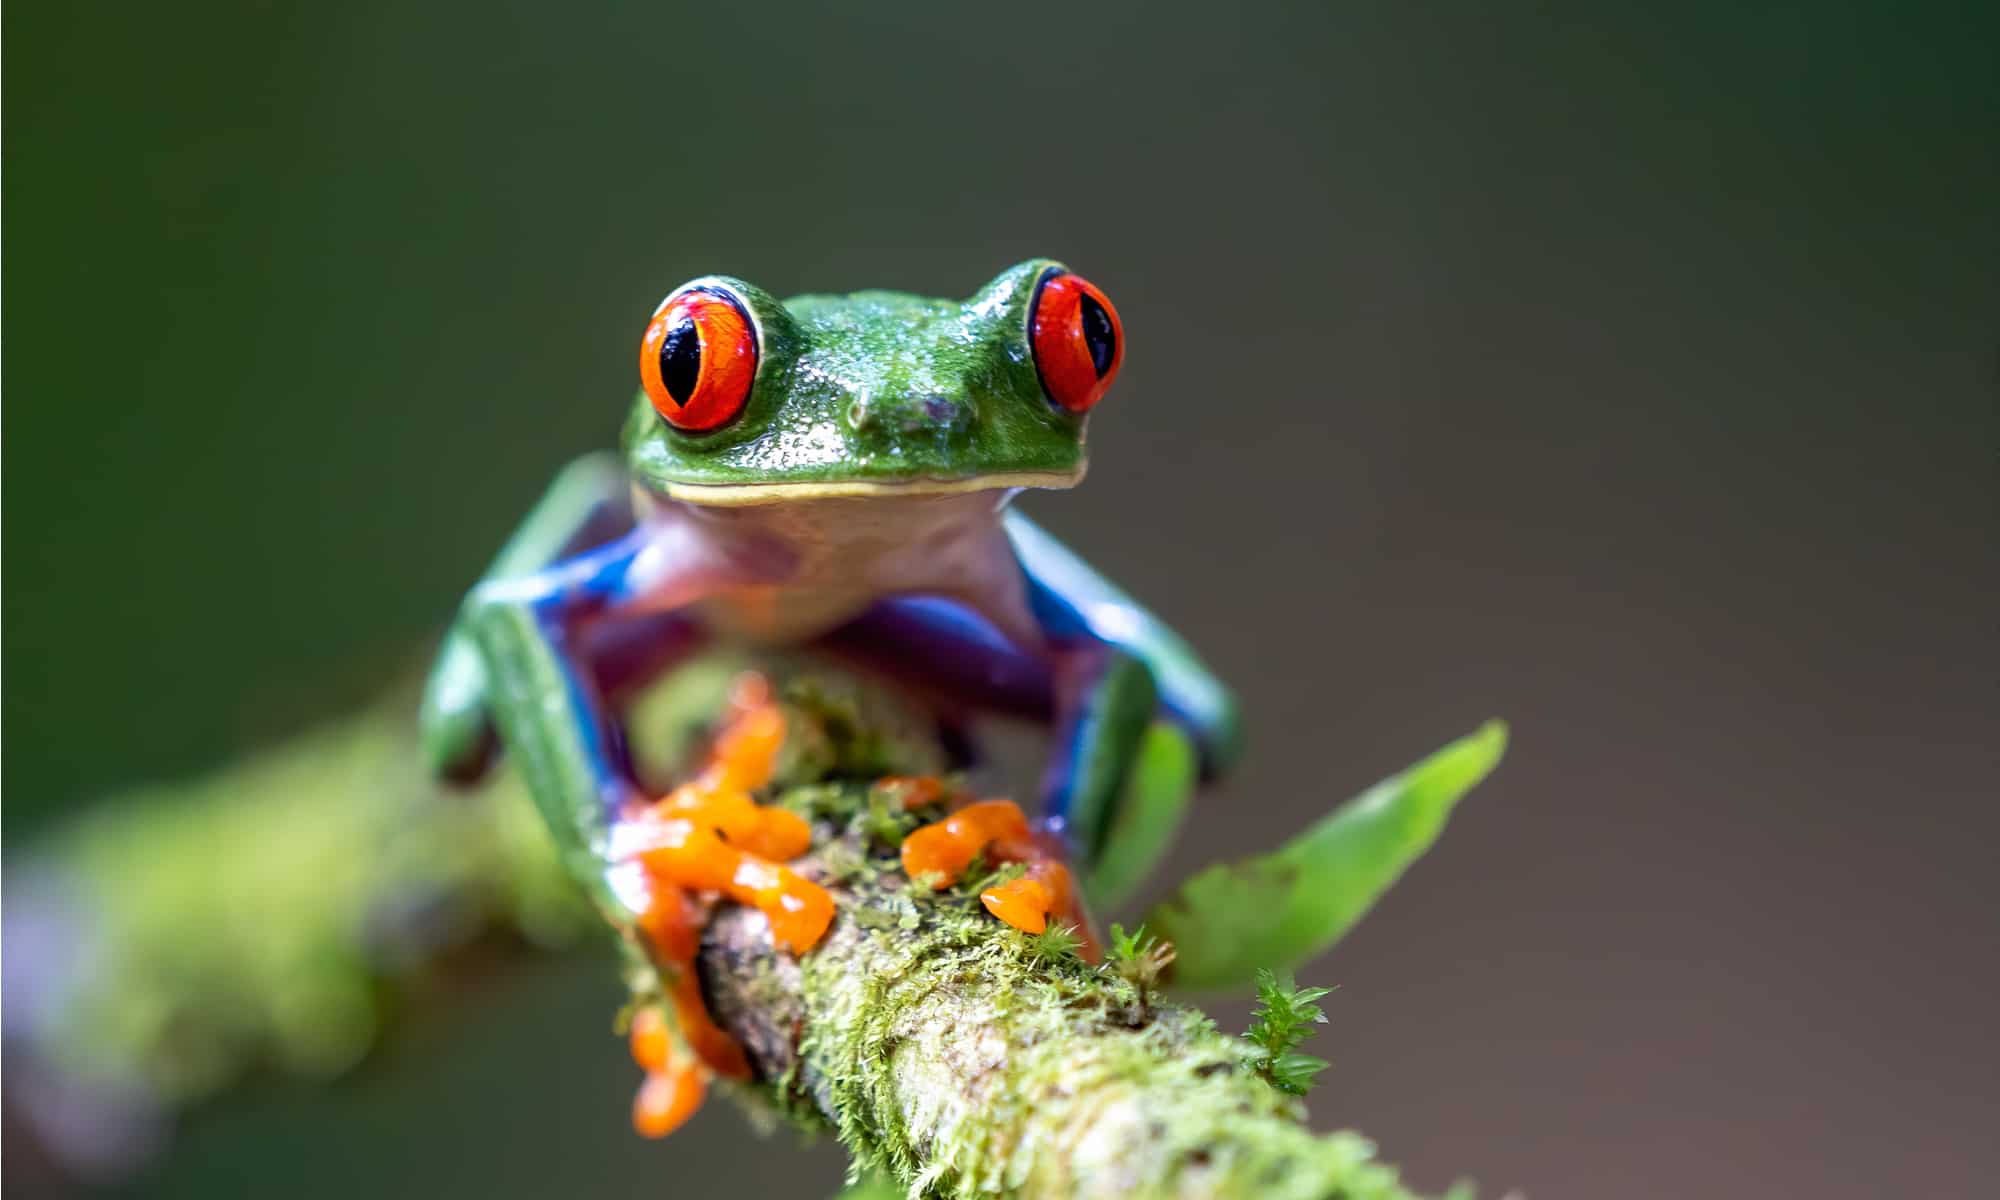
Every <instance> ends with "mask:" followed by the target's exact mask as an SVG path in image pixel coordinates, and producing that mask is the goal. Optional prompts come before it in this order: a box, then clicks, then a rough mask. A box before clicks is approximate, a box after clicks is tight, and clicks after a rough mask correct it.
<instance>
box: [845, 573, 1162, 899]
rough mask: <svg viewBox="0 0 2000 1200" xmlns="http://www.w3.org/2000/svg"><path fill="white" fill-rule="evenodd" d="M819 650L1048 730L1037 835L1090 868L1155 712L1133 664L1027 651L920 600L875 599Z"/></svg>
mask: <svg viewBox="0 0 2000 1200" xmlns="http://www.w3.org/2000/svg"><path fill="white" fill-rule="evenodd" d="M825 645H826V647H827V648H829V649H832V650H834V651H836V652H837V653H842V654H847V655H852V656H857V657H860V658H862V659H864V660H866V661H868V662H869V663H870V664H871V665H874V666H877V667H879V668H882V669H884V670H887V671H888V672H889V673H891V674H893V675H895V676H897V677H898V678H901V679H903V680H905V681H906V682H908V683H909V684H910V685H911V686H912V687H914V688H915V689H916V690H917V691H918V692H919V693H929V694H931V695H933V696H938V697H942V698H944V699H945V700H947V701H949V702H950V703H952V704H954V705H969V706H973V707H976V708H979V709H982V710H985V711H990V712H1001V713H1006V714H1009V715H1014V716H1021V717H1027V718H1030V719H1034V720H1039V721H1042V722H1046V723H1048V724H1050V725H1051V726H1052V727H1053V728H1054V729H1055V731H1056V744H1055V747H1054V749H1053V752H1052V753H1051V755H1050V757H1049V764H1048V767H1047V769H1046V771H1045V772H1044V775H1043V778H1042V797H1043V817H1042V825H1043V826H1044V827H1045V828H1047V829H1049V830H1051V831H1053V832H1059V833H1061V834H1062V835H1063V837H1064V838H1065V840H1066V841H1067V842H1068V843H1069V845H1070V846H1071V848H1072V849H1074V850H1075V851H1076V852H1077V853H1078V854H1079V856H1080V857H1081V858H1082V860H1083V862H1084V863H1085V865H1086V866H1088V865H1089V864H1091V863H1092V862H1094V861H1095V859H1096V856H1097V855H1098V853H1099V852H1100V851H1101V850H1102V849H1103V848H1104V843H1105V834H1106V830H1107V829H1108V828H1110V827H1111V826H1112V825H1113V824H1114V823H1115V822H1114V820H1113V815H1114V812H1115V810H1116V809H1117V807H1118V804H1119V800H1120V797H1121V795H1122V794H1123V792H1124V789H1125V785H1126V781H1127V777H1128V776H1129V775H1130V773H1131V767H1132V764H1133V762H1134V761H1135V759H1136V758H1137V756H1138V754H1139V751H1140V747H1141V740H1142V739H1143V738H1144V736H1145V734H1146V729H1147V726H1148V725H1149V723H1151V721H1152V720H1153V718H1154V715H1155V712H1156V711H1157V709H1158V704H1159V698H1158V695H1157V693H1156V690H1155V688H1154V686H1153V681H1152V673H1151V672H1150V671H1149V670H1148V669H1147V667H1146V664H1145V663H1144V662H1143V661H1141V660H1140V659H1139V658H1138V657H1136V656H1135V655H1132V654H1130V653H1127V652H1125V651H1124V650H1122V649H1120V648H1119V647H1116V646H1111V645H1108V644H1106V643H1104V642H1101V641H1098V640H1096V639H1094V638H1071V639H1064V640H1062V641H1057V642H1051V643H1049V644H1047V645H1045V646H1043V647H1039V648H1037V651H1030V650H1027V649H1024V648H1022V647H1021V646H1019V645H1018V644H1016V643H1015V642H1013V641H1011V640H1009V639H1008V638H1006V637H1005V636H1003V635H1002V634H1001V633H1000V631H999V629H998V627H997V626H995V625H994V624H993V623H992V622H990V621H988V620H986V619H985V618H984V617H982V616H981V615H979V614H978V613H976V612H974V611H973V610H971V609H970V608H967V607H966V606H964V605H962V604H959V603H957V602H956V601H952V600H948V599H944V598H942V597H929V596H902V597H893V598H889V599H885V600H881V601H878V602H877V603H876V604H875V605H874V606H873V607H871V608H870V609H869V610H868V612H867V613H865V614H863V615H862V616H861V617H860V618H857V619H856V620H855V621H853V622H851V623H850V624H848V625H847V626H845V627H843V628H842V629H840V630H838V631H836V632H835V633H834V634H832V635H830V636H829V637H828V638H827V639H826V642H825Z"/></svg>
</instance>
